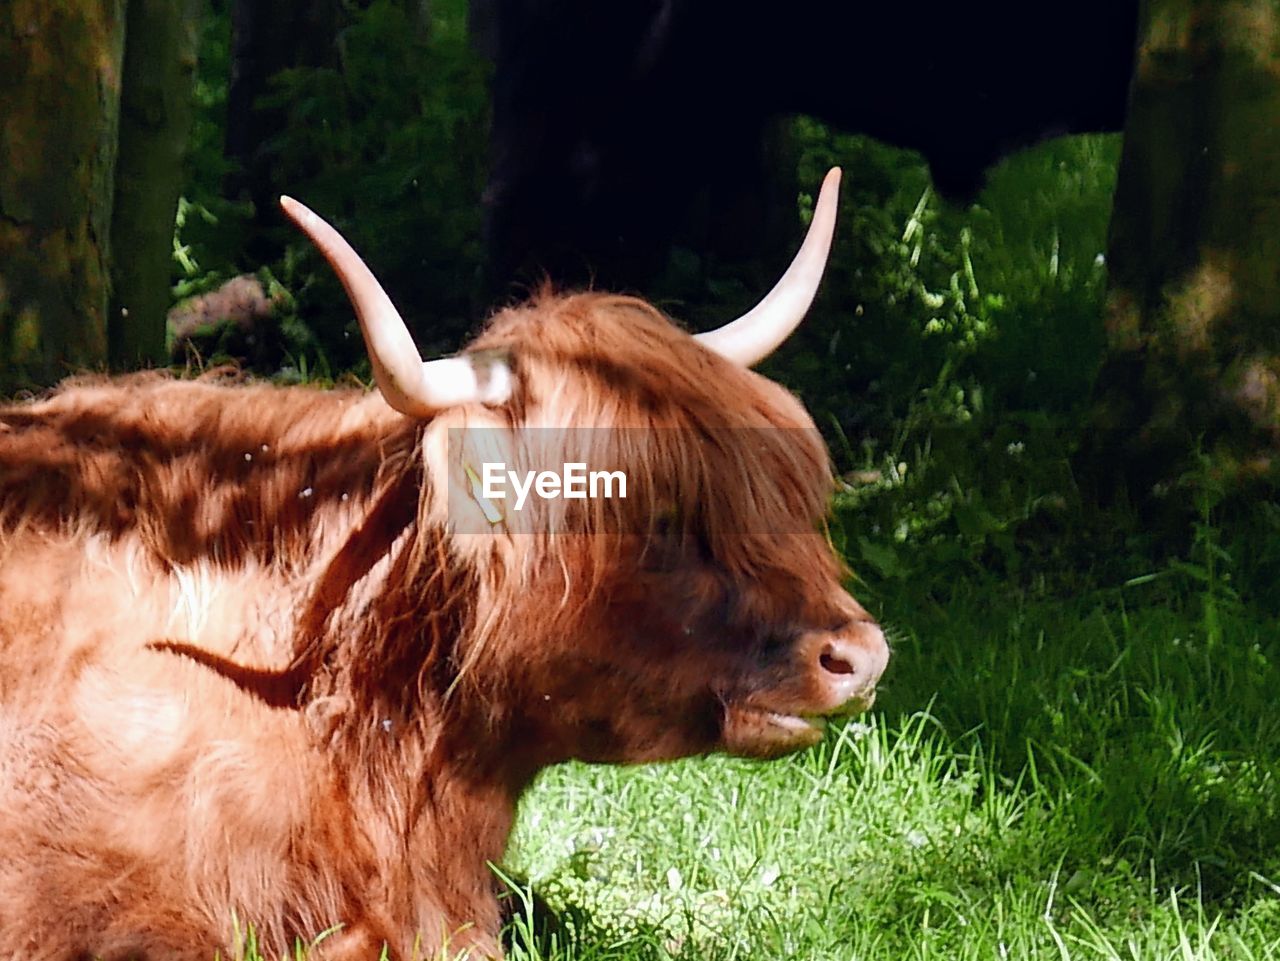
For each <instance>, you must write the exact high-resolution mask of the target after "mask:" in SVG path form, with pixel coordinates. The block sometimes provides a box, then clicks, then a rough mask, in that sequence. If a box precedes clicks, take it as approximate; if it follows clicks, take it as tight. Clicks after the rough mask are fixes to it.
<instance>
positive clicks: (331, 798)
mask: <svg viewBox="0 0 1280 961" xmlns="http://www.w3.org/2000/svg"><path fill="white" fill-rule="evenodd" d="M484 348H503V349H505V350H508V351H509V352H510V355H511V356H512V358H513V362H514V364H515V367H516V372H517V375H518V382H519V385H520V386H519V388H518V391H517V394H516V396H515V397H514V398H513V399H512V401H511V402H510V403H509V404H508V405H507V406H506V407H504V408H503V409H501V410H491V409H486V408H481V407H474V408H459V409H453V410H449V411H446V412H444V413H442V414H440V415H438V416H436V417H435V418H433V419H432V420H431V421H429V422H427V423H417V422H413V421H411V420H409V419H407V418H405V417H403V416H401V415H399V414H397V413H395V412H393V411H391V410H390V409H389V408H388V407H387V406H386V405H385V404H384V403H383V402H382V400H381V399H380V398H379V397H377V396H376V395H363V394H360V393H358V392H352V391H331V392H322V391H316V390H310V389H302V388H288V389H281V388H273V387H268V386H261V385H243V384H223V383H216V382H211V381H207V380H206V381H197V382H183V381H175V380H170V379H167V378H164V377H160V376H156V375H138V376H133V377H128V378H122V379H116V380H86V381H81V382H69V383H67V384H65V385H63V387H62V388H61V389H60V390H59V391H58V392H57V393H56V394H54V395H53V396H52V397H50V398H48V399H45V400H41V401H38V402H35V403H31V404H27V405H21V406H15V407H9V408H5V409H0V851H2V852H4V855H3V857H2V858H0V905H3V907H4V910H3V916H2V917H0V957H23V958H29V959H44V958H48V959H66V958H81V957H88V956H98V957H102V958H107V959H115V958H119V959H124V958H130V957H142V958H148V959H169V958H175V959H177V958H182V959H186V958H191V959H196V958H199V959H208V958H211V957H212V956H213V953H214V951H215V950H221V951H222V952H223V956H224V957H226V956H236V955H237V953H238V951H239V948H238V946H237V944H236V940H235V936H234V919H236V918H238V919H239V920H240V921H242V922H247V923H251V924H253V925H254V926H255V928H256V931H257V935H258V939H259V943H260V944H261V945H262V946H263V948H264V950H265V951H266V952H267V953H269V954H272V955H278V956H284V955H286V954H288V953H289V952H290V951H291V949H292V945H293V943H294V941H295V939H298V938H301V939H304V940H306V939H308V938H311V937H314V936H315V935H316V934H318V933H319V932H322V931H325V930H326V929H329V928H331V927H333V926H335V925H340V926H341V927H340V929H339V931H338V933H336V934H334V935H332V936H330V937H329V938H327V939H326V940H324V941H323V942H322V943H321V945H320V948H319V949H318V951H319V953H322V954H323V955H324V956H326V957H333V958H340V959H346V958H365V957H376V956H377V951H378V949H379V948H380V947H381V946H382V945H383V944H384V943H386V944H387V945H389V947H390V949H391V951H392V953H393V956H395V957H397V958H407V957H410V956H412V954H413V952H414V950H415V945H416V946H417V949H418V953H419V955H420V956H421V955H422V954H426V955H428V956H430V955H431V954H433V953H434V952H436V951H438V950H440V949H441V948H442V947H445V948H447V949H449V950H457V949H460V948H463V947H470V948H473V949H475V950H476V951H478V952H480V953H483V954H497V953H498V949H497V946H496V940H495V938H496V934H497V928H498V923H499V922H498V907H497V902H496V899H495V897H494V885H493V880H492V877H491V873H490V871H489V869H488V867H487V864H488V863H489V862H491V861H497V860H498V859H499V858H500V857H501V855H502V852H503V848H504V846H505V842H506V838H507V834H508V832H509V829H510V824H511V819H512V816H513V811H514V807H515V803H516V799H517V797H518V796H519V793H520V791H521V790H522V789H523V787H524V786H525V785H526V784H527V783H528V781H529V779H530V778H531V777H532V776H533V774H534V773H536V771H537V770H538V769H540V768H541V767H543V766H545V765H547V764H552V763H555V762H557V761H561V760H564V759H567V758H572V757H577V758H584V759H588V760H597V761H645V760H654V759H663V758H673V757H679V756H684V755H688V754H695V753H701V752H706V751H712V750H717V749H720V750H733V751H736V752H738V753H744V754H758V755H772V754H776V753H781V752H783V751H786V750H790V749H794V748H795V747H797V746H801V745H802V744H804V743H810V742H811V740H812V737H811V736H810V734H809V733H804V734H801V735H795V736H791V735H790V734H787V732H783V733H782V734H780V733H779V731H777V730H774V729H773V728H772V727H770V725H771V723H772V722H771V721H770V720H769V718H770V717H773V716H775V715H774V714H773V713H771V712H782V713H784V714H787V715H788V716H790V715H792V714H795V715H799V714H817V713H823V712H824V711H825V710H828V709H831V708H833V707H835V706H838V705H837V704H836V703H835V701H834V700H833V698H834V695H832V694H831V693H830V692H829V690H828V688H829V686H830V685H829V681H830V677H829V676H828V675H824V674H823V673H822V671H821V670H820V669H819V667H818V666H817V665H818V655H817V654H816V653H814V651H815V650H817V649H816V648H814V647H813V643H817V642H810V641H807V640H805V638H807V637H809V636H810V635H814V636H818V637H819V639H821V637H824V636H827V634H830V633H831V632H843V635H842V636H844V637H846V638H848V637H852V638H854V642H856V643H857V644H861V645H863V646H864V647H865V648H867V649H868V650H873V653H874V655H875V657H879V658H880V660H879V662H878V663H879V667H881V668H882V667H883V657H882V656H881V649H882V648H883V639H882V638H881V637H880V635H879V632H878V631H876V630H874V627H873V626H872V625H870V624H869V621H868V619H867V617H866V614H865V612H863V611H862V609H861V608H860V607H858V605H857V604H856V602H854V601H853V599H852V598H850V597H849V596H848V595H847V594H846V593H845V592H844V591H843V590H842V588H841V586H840V583H839V580H840V571H839V569H838V566H837V564H836V562H835V560H834V558H833V557H832V554H831V552H830V550H829V548H828V547H827V545H826V544H825V542H824V540H823V537H822V535H821V533H820V532H819V531H818V529H817V525H818V524H819V522H820V520H821V517H822V513H823V509H824V505H825V501H826V498H827V495H828V477H829V471H828V469H827V462H826V455H825V451H824V450H823V448H822V445H821V443H820V441H819V440H818V439H817V438H816V436H815V435H814V433H813V431H812V425H811V423H810V422H809V420H808V418H807V416H806V415H805V414H804V412H803V410H802V409H801V408H800V406H799V405H798V403H796V401H795V400H794V399H793V398H792V397H790V396H789V395H788V394H786V393H785V392H784V391H782V390H781V389H780V388H778V387H777V386H775V385H773V384H771V383H769V382H768V381H766V380H764V379H763V378H760V377H758V376H757V375H755V374H752V373H750V372H748V371H745V370H742V369H740V368H737V367H735V366H734V365H732V364H730V363H728V362H726V361H724V360H722V359H720V358H719V357H718V356H716V355H713V354H711V353H710V352H708V351H706V350H705V349H704V348H702V347H701V346H700V345H698V344H697V343H696V342H695V341H693V339H691V338H690V337H688V336H687V335H686V334H684V333H682V332H681V331H679V330H677V329H676V328H675V327H673V326H672V325H671V324H670V323H669V322H668V321H667V320H666V319H665V318H664V317H662V316H661V315H660V314H658V313H657V312H656V311H655V310H654V309H653V308H652V307H649V306H648V305H646V304H644V303H643V302H641V301H637V300H632V299H628V298H619V297H610V296H606V295H601V294H581V295H576V296H570V297H552V296H549V295H543V296H542V297H540V298H538V299H537V300H536V301H535V302H533V303H531V304H529V305H526V306H524V307H521V308H517V309H512V310H509V311H507V312H505V313H503V314H501V315H499V316H498V317H497V318H495V320H494V321H493V322H492V323H491V324H490V326H489V328H488V330H487V331H486V332H485V333H484V334H482V335H481V337H480V338H479V339H478V340H477V342H476V343H475V344H474V345H473V349H484ZM526 426H548V427H564V426H573V427H591V428H596V429H595V430H591V431H584V432H574V433H573V434H572V436H573V437H574V438H580V439H579V440H576V441H573V443H575V444H577V445H578V447H579V448H583V449H580V450H577V451H576V452H575V457H576V458H577V459H581V460H586V461H589V462H591V463H593V464H608V465H611V466H614V465H616V466H620V467H622V468H623V469H625V470H626V471H628V476H629V477H633V478H639V479H641V481H640V482H639V483H636V482H633V486H634V496H631V497H629V498H628V499H627V500H625V501H621V500H615V501H585V502H574V503H573V506H572V507H565V506H564V505H565V504H566V503H568V502H542V503H541V504H540V505H535V506H534V507H533V508H532V510H533V511H535V512H537V511H542V512H543V514H540V515H536V516H535V517H534V519H533V523H532V526H531V527H530V528H529V529H530V530H531V531H532V533H516V532H512V531H509V530H504V529H502V528H501V527H499V528H497V529H494V530H488V529H487V528H486V529H485V530H484V532H483V533H468V532H467V531H468V530H474V529H475V528H469V527H468V526H467V520H468V518H467V517H465V516H463V515H464V514H465V513H466V512H467V511H472V512H475V511H478V510H479V508H478V506H477V505H476V504H475V503H474V502H473V501H470V500H469V499H466V498H463V499H462V500H461V501H459V500H457V499H456V498H451V496H450V493H449V492H450V491H451V490H460V489H463V487H462V486H461V481H462V480H463V478H464V474H463V472H464V470H465V468H466V467H467V466H468V464H469V462H470V461H469V458H472V457H473V456H474V457H480V456H481V452H479V451H471V448H470V447H469V446H468V445H470V444H471V443H473V439H474V443H477V444H479V443H481V441H480V440H479V438H492V437H497V438H499V439H500V441H499V442H500V443H501V444H503V445H505V446H506V450H505V456H506V457H507V459H508V460H509V461H510V462H511V463H513V464H518V463H521V462H522V461H526V460H530V459H532V458H534V457H535V454H536V453H537V452H534V451H532V449H531V445H533V446H536V445H535V444H534V442H533V441H530V440H529V437H531V436H538V437H545V436H555V435H554V434H536V433H534V434H531V433H529V432H523V431H517V430H516V429H515V428H517V427H526ZM480 428H489V429H490V430H483V431H482V430H480ZM611 428H637V429H640V428H643V430H613V429H611ZM654 428H661V429H654ZM725 428H732V429H742V428H768V429H767V430H760V431H758V432H757V433H755V434H753V435H752V436H753V437H755V438H756V441H755V442H753V443H751V444H741V443H740V444H737V445H736V446H735V445H734V444H733V443H731V442H725V443H716V442H712V443H708V444H701V445H695V444H691V443H690V438H691V437H713V436H715V432H716V431H717V430H723V429H725ZM775 428H776V429H775ZM450 430H454V431H455V434H454V437H455V438H458V437H461V438H463V440H462V442H461V443H453V444H450V443H449V431H450ZM560 436H562V437H564V436H569V435H560ZM725 436H729V437H732V436H734V435H732V434H730V435H725ZM485 442H486V443H488V441H485ZM543 453H545V452H543ZM562 453H564V454H566V455H567V454H568V453H570V451H568V450H566V451H563V452H562ZM564 459H573V458H569V457H567V456H566V457H565V458H564ZM548 505H551V506H548ZM554 511H560V512H561V513H560V514H558V515H556V516H551V514H550V513H547V512H554ZM664 512H665V513H666V514H668V515H671V516H675V517H677V518H678V523H677V524H676V525H675V527H674V529H672V530H667V531H663V532H656V531H652V530H650V529H651V528H652V527H653V524H652V520H653V518H655V517H659V516H661V515H663V514H664ZM552 530H554V531H555V533H550V531H552ZM815 632H816V633H815ZM823 632H826V634H824V633H823ZM851 643H852V642H851ZM806 645H808V646H806ZM876 645H879V647H877V646H876ZM824 656H825V655H824ZM828 670H830V668H828ZM873 673H874V674H875V675H878V673H879V670H878V669H877V670H875V671H874V672H873ZM874 679H875V677H874V676H872V677H871V682H874ZM843 699H844V698H843V695H842V696H841V700H843ZM788 738H790V739H788Z"/></svg>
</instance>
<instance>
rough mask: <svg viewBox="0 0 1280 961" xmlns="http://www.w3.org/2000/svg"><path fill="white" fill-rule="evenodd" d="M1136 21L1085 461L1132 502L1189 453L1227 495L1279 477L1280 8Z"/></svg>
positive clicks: (1186, 463) (1246, 5)
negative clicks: (1138, 40)
mask: <svg viewBox="0 0 1280 961" xmlns="http://www.w3.org/2000/svg"><path fill="white" fill-rule="evenodd" d="M1143 19H1144V27H1143V40H1142V44H1141V48H1140V51H1139V56H1138V62H1137V69H1136V72H1135V76H1134V83H1133V89H1132V93H1131V100H1130V113H1129V121H1128V126H1127V128H1126V132H1125V143H1124V150H1123V153H1122V156H1121V161H1120V172H1119V180H1118V183H1117V188H1116V198H1115V210H1114V214H1113V216H1112V223H1111V236H1110V240H1109V252H1108V253H1109V263H1110V288H1111V289H1110V292H1109V296H1108V303H1107V318H1106V320H1107V335H1108V339H1109V349H1110V355H1109V358H1108V360H1107V362H1106V364H1105V365H1104V368H1103V370H1102V373H1101V375H1100V379H1099V382H1098V390H1097V395H1096V396H1097V400H1098V406H1097V412H1098V415H1097V421H1096V426H1097V428H1098V429H1097V432H1096V435H1095V451H1094V453H1095V454H1098V455H1101V456H1098V457H1096V458H1095V459H1094V463H1093V466H1094V468H1095V469H1096V470H1097V471H1098V472H1099V476H1107V475H1109V477H1110V478H1118V479H1121V480H1122V481H1123V482H1124V486H1125V487H1126V488H1127V492H1128V495H1129V496H1130V497H1131V498H1134V499H1135V500H1137V501H1139V502H1141V501H1143V500H1145V499H1147V498H1148V497H1149V496H1150V494H1151V492H1152V491H1153V489H1154V490H1155V491H1156V492H1160V491H1161V490H1169V489H1173V488H1175V487H1176V484H1177V482H1178V480H1179V478H1180V477H1182V476H1183V475H1184V473H1185V472H1186V471H1188V470H1190V469H1193V468H1195V467H1196V465H1197V452H1198V451H1203V453H1204V454H1206V455H1208V456H1209V458H1210V459H1209V461H1208V463H1210V464H1212V465H1213V472H1214V474H1215V475H1216V476H1217V481H1215V483H1223V484H1226V485H1227V487H1228V488H1234V487H1235V486H1236V485H1237V484H1239V483H1241V482H1244V481H1247V480H1249V479H1250V478H1259V477H1265V478H1271V479H1274V477H1275V476H1276V473H1277V471H1276V464H1277V460H1278V458H1277V454H1278V453H1280V446H1277V445H1278V443H1280V322H1278V321H1280V7H1278V6H1277V4H1276V3H1275V2H1274V0H1149V2H1148V3H1147V5H1146V9H1145V10H1144V14H1143ZM1100 486H1101V487H1103V488H1106V487H1107V486H1109V484H1108V483H1105V482H1104V483H1103V484H1101V485H1100Z"/></svg>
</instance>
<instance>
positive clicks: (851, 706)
mask: <svg viewBox="0 0 1280 961" xmlns="http://www.w3.org/2000/svg"><path fill="white" fill-rule="evenodd" d="M789 660H790V664H791V665H792V666H791V670H789V671H788V677H787V679H786V680H785V681H783V682H782V683H781V684H779V685H777V686H776V687H773V688H772V689H770V690H767V691H760V692H758V693H756V694H754V695H751V696H748V697H746V698H743V699H741V700H737V701H730V702H729V703H727V704H726V706H725V714H724V727H723V732H724V746H725V749H726V750H728V751H729V752H730V753H733V754H741V755H745V756H747V757H777V756H779V755H782V754H787V753H789V752H791V751H796V750H799V749H801V748H805V747H808V746H810V745H812V744H816V743H817V742H818V741H820V740H821V739H822V734H823V731H824V730H825V727H826V725H825V721H826V719H828V718H835V717H849V716H851V715H854V714H859V713H861V712H863V711H865V710H867V709H868V708H869V707H871V705H872V703H873V702H874V701H875V696H876V695H875V691H876V682H877V681H879V680H880V675H881V674H883V673H884V669H885V667H886V665H887V664H888V663H889V645H888V644H887V643H886V641H885V637H884V632H883V631H882V630H880V627H879V625H877V624H876V623H874V622H873V621H870V620H854V621H850V622H848V623H847V624H845V625H844V626H842V627H840V628H838V629H836V630H834V631H806V632H804V633H803V634H801V635H800V637H799V638H798V639H797V640H796V642H795V644H794V646H793V648H792V657H791V658H790V659H789Z"/></svg>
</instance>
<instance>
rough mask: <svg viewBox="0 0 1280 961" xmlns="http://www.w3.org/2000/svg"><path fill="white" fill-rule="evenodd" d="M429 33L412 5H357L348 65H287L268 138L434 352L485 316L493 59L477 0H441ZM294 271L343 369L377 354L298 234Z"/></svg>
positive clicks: (305, 193)
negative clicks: (277, 120) (469, 15)
mask: <svg viewBox="0 0 1280 961" xmlns="http://www.w3.org/2000/svg"><path fill="white" fill-rule="evenodd" d="M430 10H431V22H430V29H429V30H428V31H427V33H426V36H421V35H420V33H419V32H418V31H417V30H416V29H415V25H414V24H413V23H412V22H411V21H410V20H409V19H408V12H407V10H406V5H404V4H399V3H395V2H392V0H373V2H372V3H370V4H369V5H368V7H367V8H365V9H363V10H358V11H353V12H352V14H351V23H350V26H348V27H347V28H346V29H345V30H344V31H343V33H342V36H341V37H340V38H339V49H340V52H341V64H340V66H339V67H338V68H337V69H297V70H291V71H286V72H285V73H284V74H283V75H282V76H281V77H280V78H279V83H278V86H277V89H276V91H275V92H274V93H273V94H272V95H271V96H270V97H269V98H268V105H270V106H275V107H278V108H281V109H283V110H284V111H285V113H286V115H287V121H286V125H285V127H284V130H283V132H282V134H281V135H280V137H278V138H277V139H276V140H275V141H273V142H272V143H270V144H268V145H267V149H268V150H269V152H270V153H271V154H272V155H273V156H274V158H275V169H276V170H277V176H278V177H279V178H280V180H281V182H284V183H289V184H291V185H294V186H292V187H291V188H290V190H291V192H293V193H294V194H295V195H296V196H297V197H298V198H299V199H300V200H302V201H303V202H305V203H306V204H307V205H308V206H310V207H312V208H313V209H314V210H316V211H317V212H319V213H321V215H322V216H324V217H325V218H326V219H328V220H331V221H332V222H333V223H334V224H335V225H336V226H338V228H339V229H340V230H342V231H343V233H344V234H345V235H346V236H347V238H348V239H349V240H350V241H351V243H352V245H353V246H354V247H355V248H356V249H357V250H359V251H360V253H361V256H362V257H364V259H365V260H366V261H367V262H368V263H369V264H370V265H371V266H372V267H373V269H374V271H375V273H376V274H377V275H378V276H379V278H380V279H381V280H382V282H383V285H384V286H385V287H386V288H387V290H388V292H389V293H390V294H391V295H392V298H393V299H395V300H396V301H397V302H398V303H400V304H402V305H403V306H404V309H405V314H406V319H407V320H408V321H409V323H410V325H411V326H412V327H415V328H416V330H415V333H417V334H419V343H420V346H421V347H422V348H423V350H424V352H426V353H428V354H430V353H432V352H446V351H452V350H455V349H456V348H457V347H458V346H459V340H460V339H461V337H462V335H463V334H464V333H465V332H466V331H467V330H468V329H469V328H470V327H471V326H472V324H473V323H474V316H475V312H476V301H477V291H478V283H479V280H480V267H481V263H482V250H481V246H480V245H481V220H480V209H481V207H480V194H481V191H482V189H483V185H484V180H485V171H486V148H487V131H488V93H487V89H486V67H485V65H484V63H483V61H481V60H480V59H479V58H478V57H477V55H476V54H475V53H474V52H473V51H472V50H471V48H470V47H469V46H468V43H467V35H466V4H465V2H464V0H445V2H437V3H432V5H431V8H430ZM285 237H286V239H287V240H288V242H289V243H291V244H293V245H294V246H295V247H296V248H297V249H298V250H299V251H302V253H301V254H300V255H296V254H295V255H292V256H291V258H290V260H289V262H288V267H287V269H286V270H285V271H284V272H283V276H284V277H285V280H286V283H288V284H289V285H290V286H291V287H292V288H293V289H294V290H295V293H296V294H297V296H298V298H299V305H300V310H301V313H302V315H303V316H305V317H307V318H308V321H309V323H310V324H311V325H312V327H313V329H314V331H315V335H316V337H317V338H318V340H319V342H320V343H321V344H322V345H323V346H324V348H325V350H326V352H327V354H328V356H329V358H330V360H331V362H332V363H333V365H334V366H335V367H339V368H341V367H350V366H354V365H357V364H359V363H362V362H363V351H362V348H361V345H360V344H359V337H358V335H357V336H353V332H354V327H353V325H352V322H351V314H350V309H349V308H348V306H347V303H346V297H345V295H344V294H343V292H342V289H341V287H340V286H339V284H338V282H337V281H336V279H334V278H333V277H332V274H331V272H330V271H329V270H328V269H327V268H326V267H325V266H324V265H323V261H321V260H320V258H319V257H318V255H315V254H314V253H313V252H312V251H311V250H310V249H309V248H308V247H307V246H306V245H305V243H304V242H303V241H301V240H300V239H299V238H298V237H297V236H296V235H295V234H293V233H289V234H287V235H285Z"/></svg>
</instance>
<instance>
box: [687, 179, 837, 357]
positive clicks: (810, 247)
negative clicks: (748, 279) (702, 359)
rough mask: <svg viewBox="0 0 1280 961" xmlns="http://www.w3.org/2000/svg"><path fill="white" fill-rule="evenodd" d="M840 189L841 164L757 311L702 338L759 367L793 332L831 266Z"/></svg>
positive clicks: (827, 181) (726, 354)
mask: <svg viewBox="0 0 1280 961" xmlns="http://www.w3.org/2000/svg"><path fill="white" fill-rule="evenodd" d="M839 193H840V168H839V167H832V168H831V169H830V170H829V171H827V176H826V177H825V178H824V179H823V181H822V190H821V191H820V192H819V194H818V202H817V203H816V204H815V205H814V208H813V221H812V222H811V223H810V224H809V232H808V233H807V234H806V235H805V238H804V243H803V244H801V245H800V252H799V253H797V254H796V256H795V259H794V260H793V261H791V266H790V267H788V268H787V272H786V273H785V274H783V275H782V279H781V280H779V281H778V283H777V284H776V285H775V286H774V288H773V290H771V291H769V293H768V294H766V295H765V298H764V300H762V301H760V303H758V304H756V306H755V307H753V308H751V310H749V311H747V312H746V313H745V314H743V315H742V316H741V317H739V318H738V319H737V320H733V321H730V322H729V323H727V324H725V325H724V326H723V327H718V328H716V329H715V330H709V331H707V332H706V333H702V334H698V335H697V338H698V340H700V341H701V342H702V343H703V344H704V345H705V346H707V347H710V348H711V349H712V350H714V351H715V352H716V353H717V354H720V355H721V356H723V357H727V358H728V359H729V360H732V361H734V362H735V363H738V364H741V365H742V366H744V367H754V366H755V365H756V364H758V363H760V361H762V360H764V359H765V358H766V357H768V356H769V355H770V354H772V353H773V352H774V351H775V350H777V349H778V346H779V345H780V344H781V343H782V342H783V341H784V340H786V339H787V338H788V337H790V336H791V332H792V331H793V330H795V329H796V327H797V326H798V325H799V323H800V321H802V320H803V319H804V315H805V313H806V312H807V311H808V310H809V305H810V304H812V303H813V298H814V295H815V294H817V292H818V282H819V281H821V280H822V271H823V270H824V269H825V267H826V266H827V254H828V253H830V251H831V237H832V235H833V234H834V233H835V229H836V199H837V197H838V196H839Z"/></svg>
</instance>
